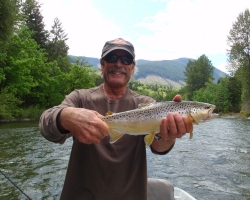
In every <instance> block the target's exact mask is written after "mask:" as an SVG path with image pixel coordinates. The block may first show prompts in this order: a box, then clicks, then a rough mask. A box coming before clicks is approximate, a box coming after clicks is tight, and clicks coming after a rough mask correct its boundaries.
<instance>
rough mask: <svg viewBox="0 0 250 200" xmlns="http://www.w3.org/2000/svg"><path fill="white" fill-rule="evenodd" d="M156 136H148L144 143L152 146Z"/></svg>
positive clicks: (152, 134) (151, 134) (150, 134)
mask: <svg viewBox="0 0 250 200" xmlns="http://www.w3.org/2000/svg"><path fill="white" fill-rule="evenodd" d="M154 136H155V134H154V133H149V134H148V135H146V136H145V137H144V142H145V144H146V146H150V145H151V144H152V142H153V140H154Z"/></svg>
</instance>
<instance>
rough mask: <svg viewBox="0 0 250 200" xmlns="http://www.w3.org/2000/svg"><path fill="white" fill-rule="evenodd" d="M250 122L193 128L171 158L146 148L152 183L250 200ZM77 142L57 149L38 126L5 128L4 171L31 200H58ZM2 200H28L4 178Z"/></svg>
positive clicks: (206, 197) (0, 151)
mask: <svg viewBox="0 0 250 200" xmlns="http://www.w3.org/2000/svg"><path fill="white" fill-rule="evenodd" d="M249 134H250V120H243V119H226V118H218V119H214V120H212V121H210V122H206V123H203V124H200V125H198V126H195V127H194V137H193V139H192V140H190V139H189V137H188V135H187V136H185V137H183V138H182V139H178V140H177V142H176V145H175V147H174V149H173V150H172V151H171V152H170V153H169V154H167V155H164V156H159V155H154V154H152V153H151V152H150V150H149V148H147V158H148V177H151V178H161V179H167V180H169V181H170V182H171V183H172V184H173V185H174V186H176V187H179V188H182V189H184V190H185V191H187V192H188V193H190V194H191V195H193V196H194V197H195V198H197V200H201V199H202V200H211V199H213V200H219V199H221V200H225V199H226V200H249V199H250V135H249ZM71 145H72V139H68V140H67V141H66V143H65V144H63V145H58V144H53V143H51V142H48V141H47V140H45V139H44V138H43V137H42V136H41V135H40V132H39V129H38V122H15V123H0V170H1V172H3V173H4V174H5V175H6V176H8V178H9V179H10V180H12V181H13V182H14V183H15V184H16V185H17V186H18V187H19V188H20V189H21V190H22V191H23V192H24V193H25V194H27V195H28V196H29V197H30V198H31V199H59V196H60V193H61V189H62V185H63V181H64V177H65V173H66V168H67V163H68V159H69V154H70V149H71ZM0 188H1V189H0V200H12V199H13V200H15V199H27V198H26V197H25V195H24V194H22V193H21V192H20V191H19V190H18V189H17V188H16V187H14V185H13V184H12V183H11V182H10V181H9V180H8V179H7V178H6V177H5V176H4V175H2V174H1V173H0Z"/></svg>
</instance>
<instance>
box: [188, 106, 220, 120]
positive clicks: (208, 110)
mask: <svg viewBox="0 0 250 200" xmlns="http://www.w3.org/2000/svg"><path fill="white" fill-rule="evenodd" d="M215 108H216V106H215V105H213V104H209V103H203V102H193V104H192V105H191V107H190V111H189V114H188V116H189V118H190V119H191V121H192V122H193V123H194V124H198V123H199V122H205V121H207V120H210V119H213V118H216V117H218V114H215V113H213V111H214V109H215Z"/></svg>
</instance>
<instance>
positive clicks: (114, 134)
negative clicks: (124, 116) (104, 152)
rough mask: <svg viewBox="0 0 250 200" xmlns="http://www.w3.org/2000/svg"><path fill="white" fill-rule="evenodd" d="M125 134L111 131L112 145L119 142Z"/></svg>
mask: <svg viewBox="0 0 250 200" xmlns="http://www.w3.org/2000/svg"><path fill="white" fill-rule="evenodd" d="M122 136H123V134H121V133H119V132H118V131H116V130H114V129H111V130H110V143H114V142H116V141H117V140H119V139H120V138H121V137H122Z"/></svg>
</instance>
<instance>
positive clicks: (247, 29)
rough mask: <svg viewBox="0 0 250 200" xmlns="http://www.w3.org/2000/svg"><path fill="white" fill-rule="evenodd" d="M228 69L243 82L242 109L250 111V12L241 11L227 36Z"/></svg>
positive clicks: (247, 10)
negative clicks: (236, 74)
mask: <svg viewBox="0 0 250 200" xmlns="http://www.w3.org/2000/svg"><path fill="white" fill-rule="evenodd" d="M227 39H228V40H227V42H228V46H229V49H228V50H227V55H228V63H229V65H228V69H229V70H230V71H231V72H232V74H235V73H236V72H237V71H239V72H238V76H240V77H241V78H240V80H241V82H242V102H243V103H242V109H243V110H244V111H247V112H250V78H249V77H250V12H249V9H246V10H245V11H244V12H242V13H240V14H239V16H238V18H237V21H236V22H234V23H233V26H232V29H231V30H230V32H229V36H228V37H227Z"/></svg>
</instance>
